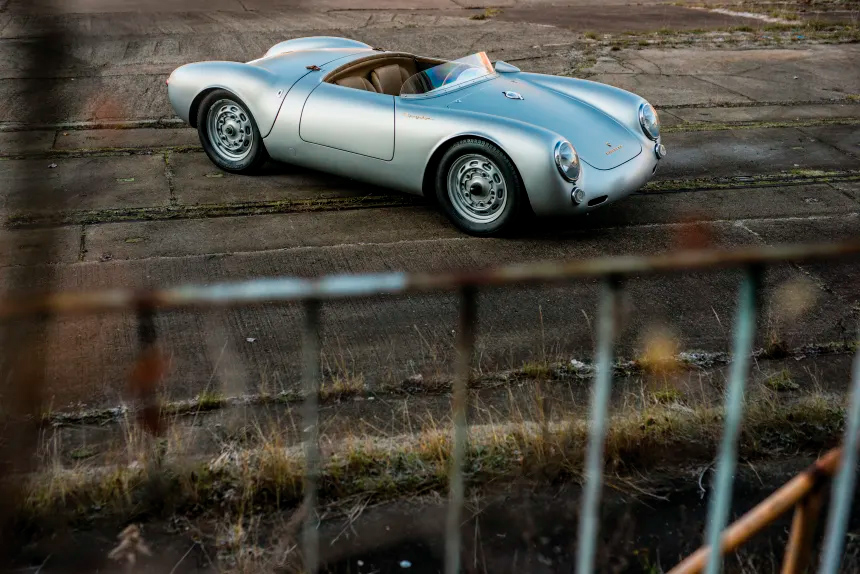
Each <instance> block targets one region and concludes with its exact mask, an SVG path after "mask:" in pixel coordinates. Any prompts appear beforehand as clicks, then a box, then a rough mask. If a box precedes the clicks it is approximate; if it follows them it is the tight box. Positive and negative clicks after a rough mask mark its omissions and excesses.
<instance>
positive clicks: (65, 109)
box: [0, 74, 175, 123]
mask: <svg viewBox="0 0 860 574" xmlns="http://www.w3.org/2000/svg"><path fill="white" fill-rule="evenodd" d="M165 79H166V75H163V74H159V75H146V74H143V75H140V74H135V75H128V76H115V77H83V78H63V79H61V80H60V81H58V82H57V83H56V84H55V85H54V98H55V104H56V105H55V106H51V107H50V108H45V107H44V106H42V107H40V108H39V109H40V116H39V121H40V123H42V122H43V123H58V122H62V121H87V120H114V119H153V118H156V119H157V118H173V117H175V114H174V112H173V108H171V107H170V103H169V102H168V101H167V96H166V93H165V90H164V80H165ZM44 97H45V95H44V93H43V92H42V91H41V89H40V88H35V87H33V86H32V84H31V83H29V82H28V81H26V80H15V79H13V80H0V122H16V121H20V120H21V118H22V117H27V116H26V115H25V111H26V110H28V109H30V107H31V106H34V105H37V106H38V105H40V104H39V103H40V102H42V101H43V100H44Z"/></svg>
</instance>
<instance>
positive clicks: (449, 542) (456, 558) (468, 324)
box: [445, 287, 477, 574]
mask: <svg viewBox="0 0 860 574" xmlns="http://www.w3.org/2000/svg"><path fill="white" fill-rule="evenodd" d="M476 301H477V293H476V291H475V288H474V287H465V288H463V290H462V291H461V292H460V319H459V323H460V324H459V329H458V330H457V367H456V368H457V370H456V373H455V377H454V404H453V416H454V444H453V452H452V455H451V470H450V473H451V474H450V478H449V481H450V483H449V487H448V488H449V500H448V515H447V518H446V521H445V574H457V573H458V572H459V571H460V521H461V517H462V514H463V497H464V490H465V485H464V483H463V466H464V464H465V460H466V444H467V440H468V427H467V421H466V410H467V408H468V396H469V395H468V392H469V373H470V370H471V362H472V351H473V349H474V348H475V318H476V311H477V309H476V308H477V305H476Z"/></svg>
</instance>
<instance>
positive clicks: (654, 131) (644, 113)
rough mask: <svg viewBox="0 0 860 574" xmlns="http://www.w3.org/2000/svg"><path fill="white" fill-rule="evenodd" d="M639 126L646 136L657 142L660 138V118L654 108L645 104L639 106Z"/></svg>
mask: <svg viewBox="0 0 860 574" xmlns="http://www.w3.org/2000/svg"><path fill="white" fill-rule="evenodd" d="M639 125H641V126H642V131H643V132H645V135H646V136H648V137H649V138H651V139H652V140H654V141H657V138H659V137H660V116H658V115H657V110H655V109H654V106H652V105H651V104H649V103H645V102H643V103H642V105H641V106H639Z"/></svg>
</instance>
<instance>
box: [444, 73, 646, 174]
mask: <svg viewBox="0 0 860 574" xmlns="http://www.w3.org/2000/svg"><path fill="white" fill-rule="evenodd" d="M506 91H511V92H516V93H518V94H520V95H521V96H522V98H523V99H522V100H519V99H510V98H508V97H506V96H505V95H504V92H506ZM447 107H449V108H451V109H457V110H468V111H473V112H480V113H484V114H490V115H493V116H499V117H504V118H510V119H512V120H517V121H521V122H525V123H528V124H531V125H535V126H539V127H542V128H545V129H548V130H550V131H553V132H556V133H557V134H559V135H561V136H562V137H564V138H567V140H568V141H570V143H571V144H573V147H574V148H576V152H577V153H578V154H579V157H580V159H582V161H584V162H586V163H587V164H589V165H590V166H592V167H595V168H597V169H612V168H614V167H618V166H619V165H621V164H622V163H624V162H627V161H630V160H631V159H633V158H634V157H636V156H637V155H639V154H640V153H642V145H641V143H640V142H639V139H638V138H637V137H636V136H635V135H634V134H632V133H630V130H628V129H627V128H626V127H624V126H623V125H621V124H620V123H618V121H616V120H615V119H614V118H613V117H612V116H609V115H607V114H605V113H604V112H602V111H600V110H598V109H597V108H595V107H593V106H591V105H590V104H587V103H585V102H583V101H581V100H578V99H576V98H574V97H571V96H568V95H566V94H562V93H560V92H557V91H555V90H552V89H549V88H545V87H543V86H537V85H535V84H532V83H528V82H524V81H515V80H507V79H504V78H496V79H494V80H491V81H489V82H483V83H481V84H479V85H477V86H475V88H474V89H473V90H470V91H468V92H467V93H463V92H460V93H458V94H457V96H456V97H455V99H454V100H453V101H450V102H449V103H448V106H447Z"/></svg>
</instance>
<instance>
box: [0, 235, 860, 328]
mask: <svg viewBox="0 0 860 574" xmlns="http://www.w3.org/2000/svg"><path fill="white" fill-rule="evenodd" d="M858 254H860V240H855V241H847V242H843V243H826V244H815V245H785V246H768V247H756V248H751V249H737V250H721V249H720V250H717V249H715V250H701V251H678V252H673V253H667V254H663V255H654V256H650V257H638V256H621V257H601V258H596V259H586V260H581V261H570V262H545V263H533V264H526V265H511V266H507V267H499V268H497V269H488V270H481V271H465V272H452V273H379V274H365V275H332V276H327V277H322V278H319V279H298V278H293V277H288V278H272V279H255V280H251V281H241V282H236V283H219V284H216V285H188V286H182V287H175V288H172V289H159V290H152V291H139V290H133V289H108V290H102V291H91V292H80V293H55V294H50V295H44V296H36V297H20V298H13V299H10V300H4V301H0V319H2V318H7V317H14V316H23V315H32V314H35V313H47V314H57V313H97V312H105V311H118V310H123V309H129V308H139V307H146V306H148V307H154V308H162V309H177V308H183V307H219V306H220V307H238V306H243V305H258V304H261V303H271V302H275V301H282V302H286V301H304V300H307V299H318V300H331V299H348V298H353V297H372V296H378V295H405V294H412V293H427V292H433V291H453V290H456V289H461V288H463V287H470V286H471V287H490V286H506V285H507V286H513V285H529V284H538V283H548V282H558V281H565V280H570V279H587V278H601V277H612V276H615V277H626V276H632V275H636V276H639V275H647V274H656V273H670V272H678V271H704V270H708V269H717V268H725V267H744V266H750V265H760V266H763V265H771V264H776V263H788V262H792V263H803V262H806V261H816V260H822V259H834V258H840V257H847V256H851V255H858Z"/></svg>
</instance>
